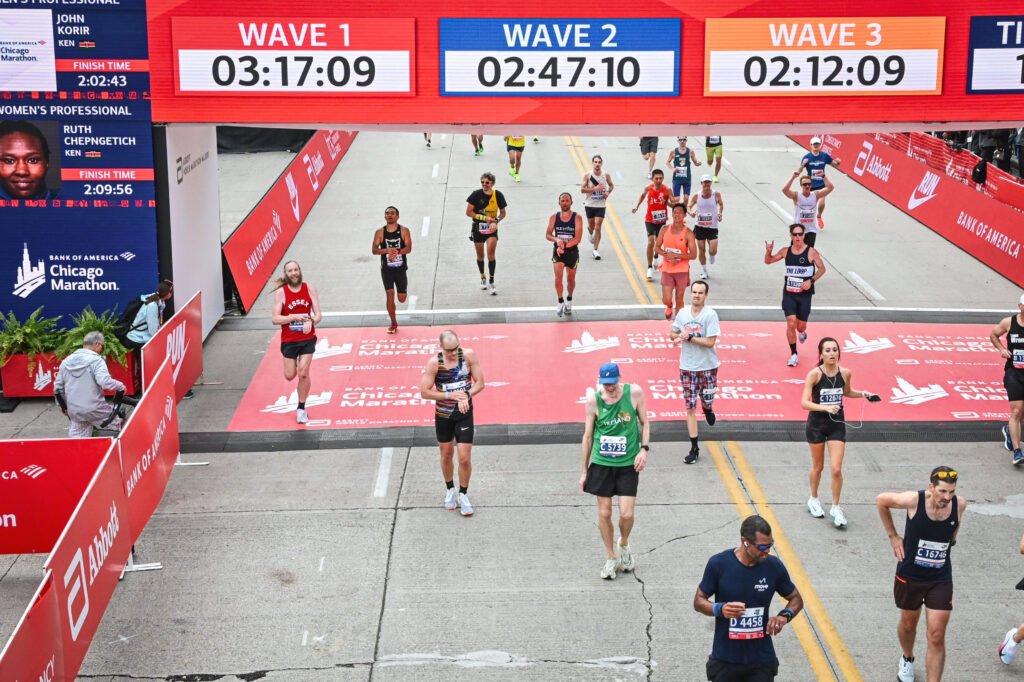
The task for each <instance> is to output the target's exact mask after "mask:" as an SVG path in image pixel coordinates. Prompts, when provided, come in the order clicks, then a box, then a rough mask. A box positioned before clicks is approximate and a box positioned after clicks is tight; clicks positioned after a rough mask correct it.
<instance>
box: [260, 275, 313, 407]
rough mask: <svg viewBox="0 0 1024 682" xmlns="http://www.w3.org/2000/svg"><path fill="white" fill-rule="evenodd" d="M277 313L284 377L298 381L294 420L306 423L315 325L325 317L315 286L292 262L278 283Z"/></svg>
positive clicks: (275, 320) (275, 302)
mask: <svg viewBox="0 0 1024 682" xmlns="http://www.w3.org/2000/svg"><path fill="white" fill-rule="evenodd" d="M275 283H276V284H277V289H276V291H275V292H274V312H273V316H272V317H271V320H272V321H273V323H274V324H279V325H281V355H283V356H284V378H285V379H286V380H287V381H292V380H293V379H295V377H298V378H299V386H298V397H299V404H298V406H297V407H296V410H295V421H297V422H298V423H300V424H305V423H306V422H308V421H309V416H308V415H307V414H306V398H308V397H309V387H310V380H309V366H310V364H311V363H312V362H313V352H314V351H315V350H316V325H318V324H320V319H321V317H322V314H321V310H320V299H319V298H318V297H317V293H316V289H315V288H314V287H313V285H312V284H309V283H307V282H303V281H302V268H300V267H299V264H298V263H296V262H295V261H293V260H290V261H288V262H287V263H285V264H284V277H278V278H277V279H276V280H275Z"/></svg>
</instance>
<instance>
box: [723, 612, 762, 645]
mask: <svg viewBox="0 0 1024 682" xmlns="http://www.w3.org/2000/svg"><path fill="white" fill-rule="evenodd" d="M762 637H764V607H763V606H757V607H754V608H749V609H745V610H744V611H743V615H742V616H740V617H739V618H730V619H729V639H761V638H762Z"/></svg>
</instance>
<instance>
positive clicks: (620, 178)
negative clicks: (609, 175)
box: [615, 171, 622, 182]
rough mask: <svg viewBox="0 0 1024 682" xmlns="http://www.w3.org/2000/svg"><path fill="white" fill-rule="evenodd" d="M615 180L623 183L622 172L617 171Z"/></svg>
mask: <svg viewBox="0 0 1024 682" xmlns="http://www.w3.org/2000/svg"><path fill="white" fill-rule="evenodd" d="M615 179H616V180H618V181H619V182H622V171H615Z"/></svg>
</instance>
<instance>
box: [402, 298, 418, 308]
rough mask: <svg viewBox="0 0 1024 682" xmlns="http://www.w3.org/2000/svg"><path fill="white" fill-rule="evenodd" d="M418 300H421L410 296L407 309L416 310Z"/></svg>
mask: <svg viewBox="0 0 1024 682" xmlns="http://www.w3.org/2000/svg"><path fill="white" fill-rule="evenodd" d="M418 300H419V296H410V297H409V305H407V306H406V308H405V309H406V310H409V311H412V310H416V301H418Z"/></svg>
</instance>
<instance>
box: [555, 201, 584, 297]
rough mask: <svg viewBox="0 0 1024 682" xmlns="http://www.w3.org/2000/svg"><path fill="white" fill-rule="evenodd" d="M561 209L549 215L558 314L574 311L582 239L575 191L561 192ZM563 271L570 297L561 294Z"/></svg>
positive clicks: (581, 223)
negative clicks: (573, 196)
mask: <svg viewBox="0 0 1024 682" xmlns="http://www.w3.org/2000/svg"><path fill="white" fill-rule="evenodd" d="M558 208H559V209H561V210H559V212H558V213H555V214H554V215H553V216H551V217H550V218H549V219H548V231H547V235H546V237H547V240H548V241H549V242H552V243H554V247H553V248H552V251H551V262H552V264H553V269H554V272H555V294H556V295H557V296H558V308H557V309H556V312H557V313H558V316H559V317H561V316H562V315H572V294H573V292H574V291H575V290H576V268H578V267H579V264H580V249H579V243H580V240H582V239H583V218H582V217H581V216H580V215H579V214H577V213H576V212H575V211H573V210H572V195H571V194H569V193H568V192H562V193H561V194H560V195H558ZM562 273H565V280H566V286H567V288H568V290H569V292H568V297H567V298H563V297H562Z"/></svg>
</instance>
